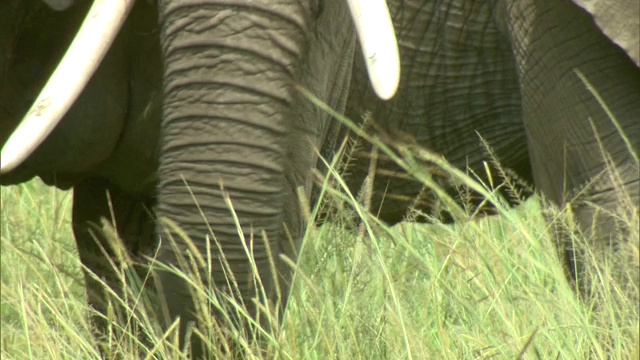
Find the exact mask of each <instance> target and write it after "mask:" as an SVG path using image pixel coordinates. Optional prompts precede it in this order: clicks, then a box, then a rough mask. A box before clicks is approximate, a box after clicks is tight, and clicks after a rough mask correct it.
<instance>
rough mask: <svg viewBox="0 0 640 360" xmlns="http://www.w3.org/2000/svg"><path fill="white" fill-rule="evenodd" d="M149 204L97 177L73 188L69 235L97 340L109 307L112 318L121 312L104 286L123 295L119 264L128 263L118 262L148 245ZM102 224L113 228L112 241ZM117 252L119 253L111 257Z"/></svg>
mask: <svg viewBox="0 0 640 360" xmlns="http://www.w3.org/2000/svg"><path fill="white" fill-rule="evenodd" d="M152 206H153V204H152V200H151V199H149V198H146V197H136V196H132V195H130V194H127V193H125V192H123V191H121V190H119V189H117V188H116V187H115V186H113V185H111V184H110V183H108V182H107V181H106V180H102V179H89V180H85V181H83V182H81V183H80V184H79V185H76V186H75V187H74V192H73V232H74V235H75V239H76V244H77V247H78V253H79V255H80V261H81V262H82V264H83V265H84V266H85V267H86V269H85V280H86V286H87V298H88V301H89V305H90V306H92V307H93V308H94V309H95V310H96V314H95V315H94V317H93V321H94V326H95V327H96V329H95V330H96V333H97V334H96V335H98V338H100V337H104V336H106V334H107V329H108V328H107V327H108V321H109V320H107V319H106V316H107V315H108V313H109V308H110V306H111V307H112V308H111V309H112V310H116V315H120V316H122V315H126V314H127V313H126V312H124V313H122V312H121V311H122V310H123V308H122V307H120V306H119V300H118V299H114V298H113V297H111V296H110V295H109V292H108V290H107V289H106V288H105V286H104V284H107V285H108V286H109V287H110V288H111V290H112V291H114V292H115V294H116V295H117V296H118V297H120V298H122V297H123V295H124V293H123V281H122V280H123V277H122V274H123V273H122V270H123V269H125V268H126V266H123V265H131V264H123V262H127V261H126V260H124V259H127V258H128V259H133V260H135V259H136V257H137V256H138V255H140V254H143V253H150V251H149V250H150V249H152V248H153V246H154V243H153V233H154V232H153V231H154V221H153V217H152V216H151V212H150V211H151V209H152ZM105 222H106V223H108V224H109V225H110V226H112V227H113V228H115V229H117V234H118V235H117V237H116V236H115V235H113V234H111V235H110V234H109V233H110V231H109V230H108V229H105V228H104V226H103V224H104V223H105ZM116 238H119V239H121V241H120V243H121V244H122V245H124V246H123V248H122V247H121V248H119V247H118V245H116V244H117V243H118V241H115V239H116ZM120 250H124V251H123V252H121V253H120V255H116V252H117V251H120ZM110 302H111V305H110ZM118 311H120V314H119V313H118ZM121 318H122V317H121ZM121 324H122V325H124V324H125V323H124V322H121Z"/></svg>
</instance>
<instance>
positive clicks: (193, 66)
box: [157, 0, 316, 322]
mask: <svg viewBox="0 0 640 360" xmlns="http://www.w3.org/2000/svg"><path fill="white" fill-rule="evenodd" d="M202 3H203V2H202V1H195V0H194V1H180V2H177V1H170V0H166V1H160V5H159V11H160V18H161V31H162V33H161V42H162V47H163V55H164V59H165V69H164V90H165V104H164V115H163V121H162V128H161V134H162V140H161V145H160V146H161V151H160V163H159V169H158V179H159V188H158V201H157V215H158V218H159V219H160V220H161V221H162V219H170V220H171V221H172V222H173V223H175V224H177V225H178V227H179V228H181V229H182V230H183V231H184V232H185V233H186V234H187V235H188V236H189V238H190V239H191V240H192V241H193V243H194V244H195V246H196V247H197V248H198V250H199V251H200V253H201V254H203V256H205V258H206V256H207V255H208V256H211V264H212V273H211V277H212V278H213V280H214V281H215V283H216V286H217V287H218V288H219V289H220V288H225V287H227V286H228V284H229V283H228V280H227V278H226V276H225V274H226V273H227V270H228V269H225V268H224V266H223V263H224V261H223V260H222V259H221V257H222V256H224V258H226V262H228V264H229V267H230V268H231V271H232V272H233V278H234V279H235V280H236V281H237V285H238V289H239V292H240V295H241V298H242V299H241V300H242V301H243V302H244V304H245V305H246V306H247V307H248V308H249V311H250V312H251V311H254V310H251V307H252V305H251V304H252V301H251V298H253V297H255V296H256V294H260V293H259V292H256V289H255V288H252V286H253V284H254V281H255V278H254V275H253V271H252V266H251V264H250V261H249V256H248V255H247V251H246V250H247V249H249V252H250V253H251V255H252V257H253V259H254V261H255V264H256V265H257V270H258V272H259V273H260V274H262V275H263V278H264V279H263V282H264V286H265V288H266V289H265V290H266V291H267V292H268V294H267V295H268V296H269V295H271V296H273V294H269V293H271V292H273V291H275V289H274V287H273V286H272V285H271V284H270V283H269V281H267V280H270V281H273V280H274V279H271V276H268V275H270V274H272V271H271V269H270V268H269V260H270V259H269V252H268V251H267V247H266V246H265V244H264V241H263V240H264V239H263V237H262V234H263V231H264V233H265V234H266V235H267V238H268V239H269V241H270V243H271V244H274V245H275V243H277V240H278V239H279V238H280V237H282V236H283V221H284V219H283V207H284V202H285V195H286V194H288V193H289V191H285V190H286V189H285V186H286V181H285V175H286V174H285V169H286V168H287V166H286V157H285V153H286V146H287V144H286V141H287V134H288V131H289V129H290V128H291V126H292V121H293V118H294V117H293V114H292V113H291V110H290V109H291V106H290V105H291V101H292V97H293V89H292V84H293V83H294V79H295V77H296V73H297V71H298V69H297V67H298V63H299V61H300V57H301V54H302V53H303V51H304V47H305V44H306V39H305V34H306V33H307V27H308V23H309V19H310V18H311V16H312V14H313V13H314V11H316V10H315V9H311V8H309V7H305V5H304V2H286V1H273V0H263V1H255V0H253V1H249V0H244V1H236V2H235V4H234V6H229V5H228V4H226V5H225V3H226V2H219V1H214V0H210V1H205V2H204V3H205V4H202ZM227 195H228V198H229V199H230V200H231V203H232V205H233V209H234V211H235V214H236V215H237V219H238V222H239V224H240V225H241V228H242V232H243V235H244V237H242V236H240V235H239V231H238V228H237V226H236V222H235V220H234V215H233V213H232V212H231V211H230V208H229V206H228V205H227V203H226V202H225V197H226V196H227ZM159 232H160V234H161V235H162V234H171V235H172V237H173V238H174V239H175V241H176V242H177V247H173V246H172V245H171V244H170V242H169V241H167V239H168V237H167V236H161V237H162V239H163V240H162V242H161V245H160V252H159V257H160V260H161V261H163V262H165V263H168V264H173V265H177V264H178V262H179V261H178V258H179V257H180V256H185V255H186V254H187V253H188V249H189V247H188V245H187V243H186V242H184V241H183V240H182V239H180V238H179V236H176V232H175V231H173V230H171V229H167V227H164V228H163V229H160V231H159ZM207 236H209V237H210V238H211V243H210V247H209V248H207V241H206V237H207ZM216 242H217V243H219V248H220V249H223V250H222V252H223V254H222V253H220V252H219V251H217V249H218V245H216ZM208 249H210V251H209V250H208ZM176 250H177V251H176ZM270 250H271V251H272V252H274V253H276V252H277V251H278V249H277V248H275V246H274V248H273V249H270ZM267 278H269V279H267ZM205 279H206V278H205ZM161 284H162V287H163V291H164V296H165V297H166V300H167V305H168V307H169V312H170V315H171V316H172V317H175V316H176V315H180V316H181V318H182V320H183V322H185V320H186V319H192V318H193V317H192V316H193V315H192V313H193V308H192V306H193V305H189V304H192V302H191V300H190V296H189V292H188V291H189V290H188V289H186V284H185V283H184V282H181V281H178V280H177V278H176V277H173V276H172V275H169V274H164V275H161ZM232 288H233V286H232Z"/></svg>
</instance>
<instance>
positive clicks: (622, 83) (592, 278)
mask: <svg viewBox="0 0 640 360" xmlns="http://www.w3.org/2000/svg"><path fill="white" fill-rule="evenodd" d="M507 3H508V4H510V5H509V6H508V7H507V8H506V9H507V11H506V13H507V24H508V27H509V33H510V36H511V38H512V43H513V49H514V55H515V57H516V61H517V63H518V64H519V72H520V83H521V94H522V106H523V118H524V123H525V129H526V133H527V143H528V147H529V153H530V156H531V162H532V169H533V173H534V181H535V184H536V186H537V187H538V188H539V189H540V190H541V191H542V192H543V194H544V195H545V196H546V197H547V198H548V199H549V200H550V201H551V202H553V203H555V204H556V205H559V206H565V205H569V206H570V207H571V210H572V214H573V217H574V219H575V221H576V222H577V225H579V226H578V230H579V231H580V232H582V233H583V234H584V235H585V236H584V237H585V238H586V244H579V243H577V242H576V241H575V239H576V238H575V237H571V236H563V237H562V238H561V239H559V243H560V251H561V252H562V253H564V257H565V260H566V261H567V265H568V268H569V269H570V270H571V277H572V278H573V280H576V281H577V285H578V288H579V289H580V291H581V292H582V293H584V294H585V295H589V297H591V295H592V294H593V290H596V292H599V291H598V290H597V287H598V286H599V285H598V284H602V285H604V286H605V287H607V288H610V289H614V288H616V287H620V288H627V289H628V290H629V291H626V292H627V293H628V294H629V295H631V296H633V297H636V298H637V297H638V280H639V279H638V268H637V260H636V261H634V260H632V257H633V256H632V255H631V254H632V253H633V251H634V250H633V249H632V248H633V247H635V251H636V253H637V247H638V242H637V241H638V239H637V236H638V235H637V221H638V220H637V211H638V201H639V199H640V180H639V168H638V161H637V154H639V153H640V151H639V150H640V136H638V135H639V134H640V121H638V120H639V117H638V114H640V102H638V95H639V94H640V93H639V89H640V70H639V69H638V67H637V66H636V65H635V64H634V63H633V62H632V61H631V59H630V58H629V57H628V56H627V55H626V54H625V53H624V51H623V50H622V49H620V48H618V47H617V46H615V45H614V44H613V43H612V42H611V40H610V39H608V38H607V37H606V36H605V35H604V34H602V33H601V31H600V29H599V28H598V27H597V26H596V25H595V23H594V21H593V19H592V18H591V16H590V15H589V14H588V13H586V12H585V11H583V10H582V9H581V8H578V7H577V6H575V5H574V4H573V3H571V2H570V1H566V0H563V1H556V0H553V1H550V0H531V1H514V2H507ZM634 216H635V219H634ZM634 227H635V229H634ZM634 262H635V263H634ZM605 264H608V265H609V266H611V267H613V269H610V270H609V271H608V272H607V273H609V274H611V275H612V277H613V278H614V279H609V280H611V281H609V280H607V281H603V278H602V275H603V273H602V272H600V271H599V270H601V265H605ZM629 287H631V289H629Z"/></svg>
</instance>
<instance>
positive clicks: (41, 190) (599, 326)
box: [0, 181, 638, 360]
mask: <svg viewBox="0 0 640 360" xmlns="http://www.w3.org/2000/svg"><path fill="white" fill-rule="evenodd" d="M1 202H2V203H1V204H2V213H1V226H2V229H1V230H2V248H1V270H2V273H1V274H2V291H1V311H0V313H1V316H2V319H1V320H2V327H1V334H2V353H1V358H2V359H7V360H9V359H16V360H22V359H98V358H99V352H98V350H97V346H96V344H95V342H94V340H93V339H92V337H91V336H90V330H89V328H90V325H89V320H88V319H89V314H90V313H91V310H90V309H89V308H88V307H87V305H86V304H85V294H84V288H83V280H82V273H81V268H80V263H79V260H78V257H77V253H76V251H75V247H74V243H73V236H72V233H71V227H70V206H71V194H70V193H67V192H62V191H57V190H53V189H51V188H47V187H45V186H44V185H42V184H40V183H38V182H37V181H32V182H30V183H27V184H23V185H21V186H16V187H5V188H2V198H1ZM507 211H508V213H503V214H502V216H500V217H491V218H485V219H480V220H476V221H468V222H463V223H459V224H457V225H454V226H451V225H443V224H433V225H417V224H401V225H398V226H395V227H392V228H387V227H384V226H379V225H378V226H373V225H372V226H370V230H371V231H366V232H365V236H359V235H358V231H353V230H347V229H345V227H344V226H342V225H341V224H339V223H337V224H336V223H333V224H332V223H329V224H326V225H324V226H321V227H319V228H315V229H312V231H310V232H309V234H308V236H307V238H306V240H305V245H304V248H303V253H302V256H301V260H300V261H299V264H298V270H297V271H298V273H297V274H298V275H297V277H296V280H295V284H294V287H293V290H292V294H291V301H290V303H289V306H288V309H287V312H286V316H285V318H284V323H283V325H282V331H280V334H279V335H278V337H277V338H276V339H275V345H274V344H272V345H271V346H272V347H273V348H274V349H275V350H274V352H273V353H274V354H275V356H276V357H277V358H281V359H486V358H497V359H514V358H523V359H586V358H594V359H605V358H612V359H637V358H638V343H637V342H638V323H637V308H638V304H634V303H628V302H626V303H625V302H624V301H611V302H605V306H604V309H603V308H600V311H598V312H594V311H592V310H591V309H590V308H589V307H588V306H586V305H585V304H584V303H583V302H581V301H580V300H579V299H578V298H577V297H576V296H575V293H574V291H573V290H572V289H571V287H570V285H569V283H568V282H567V281H566V279H565V276H564V273H563V270H562V267H561V265H560V263H559V261H558V260H557V256H556V252H555V250H554V247H553V244H552V241H551V239H550V237H549V235H548V233H549V232H548V231H547V225H546V223H545V222H544V221H543V218H542V216H541V210H540V206H539V202H538V201H537V200H536V199H533V200H530V201H527V202H526V203H524V204H523V205H521V206H520V207H518V208H516V209H512V210H507ZM612 291H615V290H612ZM605 298H606V299H610V298H611V299H612V298H614V296H613V295H611V294H609V295H607V296H605ZM634 316H635V317H634ZM161 341H162V340H158V342H161ZM134 344H135V342H134ZM123 351H124V354H125V355H124V357H125V358H137V357H138V353H136V352H135V351H140V349H135V346H134V350H132V351H131V352H129V353H127V352H126V351H128V350H123ZM142 353H143V355H144V351H142ZM177 356H178V355H175V354H174V355H170V354H169V353H168V352H162V351H160V352H156V353H155V354H154V355H152V356H149V358H154V357H155V358H166V359H173V358H178V357H177ZM258 356H259V355H256V357H258ZM220 357H223V355H220Z"/></svg>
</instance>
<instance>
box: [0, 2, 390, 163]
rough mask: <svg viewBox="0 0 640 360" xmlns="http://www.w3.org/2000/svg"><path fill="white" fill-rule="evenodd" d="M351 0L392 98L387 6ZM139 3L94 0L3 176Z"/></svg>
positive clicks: (379, 89)
mask: <svg viewBox="0 0 640 360" xmlns="http://www.w3.org/2000/svg"><path fill="white" fill-rule="evenodd" d="M346 1H347V3H348V5H349V9H350V12H351V16H352V18H353V20H354V24H355V28H356V34H357V36H358V39H359V40H360V44H361V47H362V53H363V55H364V60H365V63H366V64H367V70H368V73H369V79H370V81H371V84H372V87H373V89H374V91H375V93H376V94H377V95H378V97H380V98H381V99H383V100H388V99H390V98H392V97H393V95H394V94H395V92H396V90H397V88H398V83H399V81H400V60H399V55H398V46H397V42H396V37H395V32H394V30H393V25H392V22H391V17H390V15H389V10H388V8H387V5H386V2H385V0H346ZM134 2H135V0H118V1H113V0H95V1H94V3H93V5H92V7H91V9H90V10H89V12H88V13H87V16H86V18H85V20H84V22H83V23H82V26H81V27H80V30H79V31H78V33H77V34H76V37H75V38H74V40H73V42H72V43H71V45H70V46H69V49H68V50H67V52H66V53H65V55H64V57H63V58H62V60H61V61H60V64H59V65H58V67H57V68H56V69H55V71H54V72H53V74H52V75H51V77H50V78H49V80H48V81H47V83H46V85H45V86H44V88H43V89H42V91H41V92H40V95H39V96H38V97H37V98H36V100H35V101H34V102H33V105H32V106H31V108H30V109H29V111H27V113H26V115H25V117H24V118H23V119H22V120H21V122H20V124H19V125H18V127H17V128H16V129H15V131H14V132H13V133H12V134H11V136H10V137H9V139H8V140H7V142H6V143H5V145H4V147H3V148H2V151H1V152H0V174H2V173H6V172H9V171H11V170H13V169H15V168H16V167H17V166H18V165H20V164H21V163H22V162H23V161H24V160H26V159H27V158H28V157H29V155H31V153H33V151H35V149H36V148H37V147H38V146H39V145H40V144H41V143H42V142H43V141H44V140H45V139H46V138H47V136H48V135H49V134H50V133H51V131H53V129H54V128H55V127H56V125H57V124H58V123H59V122H60V120H62V118H63V117H64V115H65V114H66V113H67V111H68V110H69V109H70V108H71V106H72V105H73V103H74V102H75V101H76V99H77V98H78V96H79V95H80V93H81V92H82V90H83V89H84V87H85V86H86V84H87V83H88V81H89V80H90V79H91V77H92V76H93V74H94V72H95V71H96V69H97V68H98V66H99V65H100V62H101V61H102V59H103V58H104V56H105V55H106V53H107V51H108V50H109V48H110V46H111V44H112V43H113V40H114V39H115V37H116V35H117V34H118V32H119V31H120V28H121V27H122V25H123V24H124V21H125V19H126V18H127V15H128V13H129V11H130V10H131V8H132V7H133V4H134ZM52 3H55V4H57V3H58V2H52ZM61 3H64V4H67V3H70V2H64V1H63V2H61ZM61 9H64V7H61Z"/></svg>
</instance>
